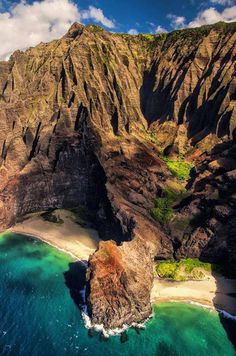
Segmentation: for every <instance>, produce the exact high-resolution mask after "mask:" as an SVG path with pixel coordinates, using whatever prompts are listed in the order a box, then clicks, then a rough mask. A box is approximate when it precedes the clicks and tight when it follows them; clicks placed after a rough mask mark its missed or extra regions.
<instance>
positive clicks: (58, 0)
mask: <svg viewBox="0 0 236 356" xmlns="http://www.w3.org/2000/svg"><path fill="white" fill-rule="evenodd" d="M75 21H77V22H80V23H82V24H85V25H87V24H98V25H100V26H102V27H104V28H105V29H106V30H108V31H113V32H124V33H130V34H133V35H135V34H138V33H153V34H154V33H161V32H170V31H173V30H176V29H182V28H187V27H197V26H201V25H204V24H212V23H216V22H218V21H226V22H232V21H236V0H37V1H36V0H18V1H17V0H0V28H1V31H0V59H1V60H6V59H8V58H9V56H10V55H11V54H12V53H13V52H14V51H15V50H17V49H20V50H25V49H26V48H28V47H30V46H35V45H37V44H38V43H40V42H48V41H51V40H53V39H57V38H60V37H61V36H63V35H64V34H65V33H66V31H67V30H68V29H69V27H70V26H71V25H72V24H73V23H74V22H75Z"/></svg>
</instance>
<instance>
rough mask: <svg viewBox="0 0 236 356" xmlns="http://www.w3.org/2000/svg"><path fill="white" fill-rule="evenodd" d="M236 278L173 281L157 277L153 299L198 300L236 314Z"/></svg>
mask: <svg viewBox="0 0 236 356" xmlns="http://www.w3.org/2000/svg"><path fill="white" fill-rule="evenodd" d="M235 296H236V280H232V279H227V278H224V277H222V276H217V275H216V276H210V275H209V278H208V279H207V280H203V281H186V282H172V281H167V280H161V279H158V278H156V279H155V280H154V285H153V289H152V293H151V301H152V302H153V303H154V302H155V303H158V302H161V301H170V300H173V301H186V302H190V301H193V302H198V303H200V304H203V305H207V306H210V307H212V308H214V309H221V310H225V311H227V312H228V313H230V314H232V315H236V298H235Z"/></svg>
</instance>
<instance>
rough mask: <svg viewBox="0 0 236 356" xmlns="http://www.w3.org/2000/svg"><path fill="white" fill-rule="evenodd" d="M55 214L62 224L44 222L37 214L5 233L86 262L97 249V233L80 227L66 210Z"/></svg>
mask: <svg viewBox="0 0 236 356" xmlns="http://www.w3.org/2000/svg"><path fill="white" fill-rule="evenodd" d="M55 214H56V215H57V216H58V217H59V218H60V219H62V220H63V223H61V224H58V223H53V222H49V221H46V220H44V219H43V218H42V217H41V216H40V215H39V214H32V215H30V216H29V217H28V218H27V219H26V220H24V221H22V222H20V223H17V224H16V225H14V226H12V227H11V228H9V229H8V230H6V232H10V233H11V232H13V233H16V234H23V235H27V236H31V237H33V238H35V239H37V240H41V241H43V242H44V243H46V244H48V245H50V246H51V247H54V248H56V249H57V250H59V251H61V252H63V253H65V254H67V255H69V256H70V257H72V258H73V259H74V260H80V261H87V260H88V259H89V256H90V255H91V254H93V253H94V252H95V250H96V249H97V248H98V244H99V241H100V238H99V235H98V232H97V231H96V230H95V229H92V228H84V227H81V225H79V224H78V223H77V222H76V217H75V215H74V214H73V213H71V212H70V211H68V210H63V209H58V210H55Z"/></svg>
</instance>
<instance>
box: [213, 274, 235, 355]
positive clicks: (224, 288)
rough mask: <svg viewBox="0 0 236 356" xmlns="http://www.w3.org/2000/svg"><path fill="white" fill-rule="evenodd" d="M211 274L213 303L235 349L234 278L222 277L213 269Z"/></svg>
mask: <svg viewBox="0 0 236 356" xmlns="http://www.w3.org/2000/svg"><path fill="white" fill-rule="evenodd" d="M212 275H213V276H214V278H215V283H216V292H215V296H214V299H213V304H214V307H215V309H216V310H217V311H218V315H219V319H220V322H221V324H222V326H223V328H224V329H225V332H226V334H227V337H228V339H229V341H230V342H231V344H232V345H233V347H234V349H235V351H236V314H235V311H236V279H230V278H226V277H223V276H222V275H220V274H219V273H218V272H217V271H214V269H213V273H212ZM225 306H227V308H226V307H225ZM225 309H227V310H225Z"/></svg>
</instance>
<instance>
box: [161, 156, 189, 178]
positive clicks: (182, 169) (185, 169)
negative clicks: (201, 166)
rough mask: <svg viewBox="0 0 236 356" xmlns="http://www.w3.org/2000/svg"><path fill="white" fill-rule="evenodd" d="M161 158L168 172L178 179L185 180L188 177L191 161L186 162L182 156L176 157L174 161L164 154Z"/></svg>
mask: <svg viewBox="0 0 236 356" xmlns="http://www.w3.org/2000/svg"><path fill="white" fill-rule="evenodd" d="M161 158H162V160H163V161H164V162H165V163H166V165H167V167H168V168H169V170H170V172H171V173H172V174H173V175H174V176H175V177H177V178H178V179H179V180H183V181H187V180H189V179H190V171H191V169H192V168H193V167H194V164H193V163H191V162H186V161H184V160H183V159H182V158H178V159H177V160H176V161H173V160H171V159H170V158H168V157H165V156H162V157H161Z"/></svg>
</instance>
